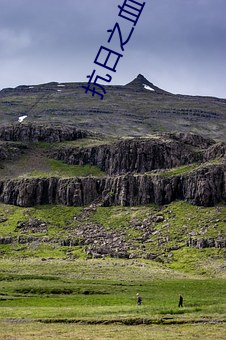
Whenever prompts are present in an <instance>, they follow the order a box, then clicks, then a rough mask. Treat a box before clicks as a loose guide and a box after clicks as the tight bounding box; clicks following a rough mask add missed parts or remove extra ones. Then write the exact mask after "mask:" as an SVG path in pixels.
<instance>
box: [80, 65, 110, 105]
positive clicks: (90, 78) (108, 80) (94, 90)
mask: <svg viewBox="0 0 226 340" xmlns="http://www.w3.org/2000/svg"><path fill="white" fill-rule="evenodd" d="M95 72H96V70H93V72H92V74H91V75H90V76H87V78H89V81H88V86H82V87H83V88H84V89H86V91H85V93H87V92H88V91H90V92H92V96H93V97H94V95H95V94H98V95H99V96H100V97H101V98H100V99H101V100H103V98H104V96H103V94H101V93H99V92H97V91H96V88H95V86H94V87H93V88H92V89H91V88H90V83H91V81H92V78H93V76H94V73H95ZM106 76H107V77H108V79H105V78H103V77H100V76H96V78H95V80H94V82H93V85H96V86H98V87H100V88H101V89H102V91H103V93H104V94H106V91H105V89H104V87H103V86H101V85H100V84H98V83H97V80H98V79H101V80H103V81H106V82H108V83H110V82H111V79H112V77H111V76H110V75H109V74H106Z"/></svg>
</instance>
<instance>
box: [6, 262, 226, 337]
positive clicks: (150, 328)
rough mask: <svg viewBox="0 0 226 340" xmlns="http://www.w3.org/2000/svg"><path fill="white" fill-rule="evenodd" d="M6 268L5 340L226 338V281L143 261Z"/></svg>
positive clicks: (10, 264)
mask: <svg viewBox="0 0 226 340" xmlns="http://www.w3.org/2000/svg"><path fill="white" fill-rule="evenodd" d="M0 268H1V274H0V326H1V334H0V339H18V340H20V339H42V338H43V339H47V338H48V339H53V338H54V339H65V338H68V339H85V340H87V339H92V340H97V339H98V340H99V339H103V340H108V339H113V340H114V339H123V340H127V339H128V340H129V339H144V340H146V339H181V338H184V339H193V338H198V339H224V338H225V335H226V308H225V306H226V291H225V286H226V280H225V279H224V278H210V277H208V276H205V275H197V274H194V273H193V274H192V273H187V274H185V273H182V272H178V271H174V270H171V269H169V268H166V267H165V266H164V265H162V264H159V263H155V262H153V261H147V260H142V259H140V260H123V259H110V258H109V259H108V258H106V259H91V260H83V259H77V260H74V261H72V260H66V259H45V260H44V259H38V258H23V259H22V258H20V259H16V258H1V260H0ZM137 292H139V293H140V294H141V296H142V298H143V303H142V305H141V306H137V304H136V293H137ZM179 294H182V295H183V297H184V306H183V308H178V296H179Z"/></svg>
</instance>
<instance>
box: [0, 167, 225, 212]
mask: <svg viewBox="0 0 226 340" xmlns="http://www.w3.org/2000/svg"><path fill="white" fill-rule="evenodd" d="M225 197H226V165H223V164H219V165H209V166H207V167H203V168H200V169H198V170H195V171H192V172H191V173H189V174H185V175H178V176H173V177H167V178H166V177H161V176H159V175H150V176H149V175H136V174H128V175H122V176H111V177H110V176H109V177H103V178H95V177H88V178H69V179H60V178H48V179H47V178H46V179H45V178H40V179H39V178H37V179H35V178H33V179H21V180H19V179H17V180H7V181H1V182H0V200H1V201H2V202H4V203H8V204H14V205H19V206H33V205H36V204H47V203H49V204H63V205H73V206H82V205H88V204H91V203H93V202H95V201H97V200H98V201H101V202H102V204H103V205H105V206H109V205H122V206H133V205H136V206H137V205H142V204H148V203H152V202H154V203H157V204H159V205H163V204H167V203H170V202H171V201H173V200H176V199H182V200H186V201H188V202H191V203H192V204H197V205H203V206H210V205H213V204H215V203H217V202H219V201H220V200H222V199H225Z"/></svg>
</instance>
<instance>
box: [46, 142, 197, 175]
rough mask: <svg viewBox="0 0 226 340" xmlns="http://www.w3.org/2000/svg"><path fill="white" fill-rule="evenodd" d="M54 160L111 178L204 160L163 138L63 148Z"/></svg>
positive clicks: (190, 149)
mask: <svg viewBox="0 0 226 340" xmlns="http://www.w3.org/2000/svg"><path fill="white" fill-rule="evenodd" d="M51 156H52V157H53V158H55V159H58V160H62V161H64V162H65V163H67V164H80V165H83V164H92V165H97V166H98V167H99V168H100V169H101V170H103V171H105V172H106V173H107V174H108V175H121V174H126V173H131V172H136V173H144V172H148V171H152V170H155V169H167V168H173V167H177V166H180V165H184V164H189V163H193V162H197V161H200V160H202V153H201V151H200V152H199V151H196V152H194V151H193V150H192V148H191V147H189V146H187V145H186V144H183V143H182V142H180V141H174V140H170V139H160V138H159V139H156V138H152V139H135V140H134V139H133V140H125V141H120V142H118V143H114V144H112V145H99V146H93V147H87V148H71V147H69V148H61V149H58V150H56V151H55V152H54V153H53V154H52V155H51Z"/></svg>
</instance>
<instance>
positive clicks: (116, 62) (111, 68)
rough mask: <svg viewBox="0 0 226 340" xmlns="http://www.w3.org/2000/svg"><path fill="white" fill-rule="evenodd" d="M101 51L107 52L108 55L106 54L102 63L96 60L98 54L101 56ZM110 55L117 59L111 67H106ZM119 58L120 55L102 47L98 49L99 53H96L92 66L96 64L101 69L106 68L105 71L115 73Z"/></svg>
mask: <svg viewBox="0 0 226 340" xmlns="http://www.w3.org/2000/svg"><path fill="white" fill-rule="evenodd" d="M103 50H104V51H107V52H108V54H107V57H106V59H105V61H104V63H100V62H99V61H98V58H99V56H100V54H101V52H102V51H103ZM111 54H113V55H115V56H117V57H116V61H115V63H114V66H113V67H110V66H107V63H108V61H109V59H110V56H111ZM121 57H123V55H122V54H120V53H117V52H115V51H112V50H109V49H108V48H106V47H104V46H101V47H100V49H99V51H98V53H97V56H96V59H95V60H94V64H97V65H99V66H102V67H104V68H106V69H108V70H110V71H112V72H116V69H115V68H116V66H117V64H118V62H119V59H120V58H121Z"/></svg>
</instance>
